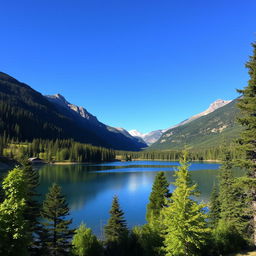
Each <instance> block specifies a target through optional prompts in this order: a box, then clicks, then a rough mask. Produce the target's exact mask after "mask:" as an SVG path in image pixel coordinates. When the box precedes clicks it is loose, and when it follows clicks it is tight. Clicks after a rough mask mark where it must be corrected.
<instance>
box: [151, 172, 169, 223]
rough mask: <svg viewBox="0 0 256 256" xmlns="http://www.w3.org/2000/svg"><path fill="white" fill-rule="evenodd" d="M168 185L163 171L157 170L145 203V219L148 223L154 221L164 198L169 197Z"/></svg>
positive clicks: (158, 214)
mask: <svg viewBox="0 0 256 256" xmlns="http://www.w3.org/2000/svg"><path fill="white" fill-rule="evenodd" d="M168 187H169V183H168V181H167V179H166V177H165V174H164V172H158V173H157V175H156V177H155V180H154V184H153V187H152V192H151V194H150V197H149V203H148V205H147V213H146V220H147V222H148V223H154V222H155V221H156V220H158V219H159V216H160V211H161V209H162V208H163V206H164V204H165V200H166V198H168V197H170V192H169V188H168Z"/></svg>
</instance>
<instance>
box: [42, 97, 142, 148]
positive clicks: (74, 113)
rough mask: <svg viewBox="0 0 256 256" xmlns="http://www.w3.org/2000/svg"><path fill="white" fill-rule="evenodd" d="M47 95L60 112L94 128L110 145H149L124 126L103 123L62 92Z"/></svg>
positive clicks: (140, 146)
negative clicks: (69, 99)
mask: <svg viewBox="0 0 256 256" xmlns="http://www.w3.org/2000/svg"><path fill="white" fill-rule="evenodd" d="M45 97H46V98H47V99H48V101H50V102H51V103H53V104H54V105H55V106H56V108H57V109H58V111H59V113H62V114H63V115H65V116H68V117H69V118H70V119H72V120H73V121H74V122H76V123H77V124H79V125H81V126H84V127H87V128H89V129H90V130H93V131H94V132H95V133H96V134H97V136H98V137H99V138H100V139H101V140H103V141H105V142H107V144H108V145H110V146H108V147H111V148H114V149H119V150H139V149H142V148H145V147H147V144H146V143H145V142H144V141H143V140H141V139H140V138H136V137H133V136H131V135H130V134H129V133H128V131H126V130H125V129H123V128H115V127H111V126H108V125H105V124H103V123H101V122H100V121H98V119H97V117H95V116H93V115H92V114H91V113H89V112H88V111H87V110H86V109H85V108H83V107H79V106H77V105H74V104H71V103H69V102H68V101H67V100H66V99H65V97H64V96H62V95H61V94H55V95H46V96H45Z"/></svg>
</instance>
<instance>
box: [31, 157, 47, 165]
mask: <svg viewBox="0 0 256 256" xmlns="http://www.w3.org/2000/svg"><path fill="white" fill-rule="evenodd" d="M28 161H29V162H30V163H32V164H45V161H44V160H43V159H41V158H39V157H30V158H29V159H28Z"/></svg>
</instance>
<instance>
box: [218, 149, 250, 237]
mask: <svg viewBox="0 0 256 256" xmlns="http://www.w3.org/2000/svg"><path fill="white" fill-rule="evenodd" d="M232 167H233V164H232V160H231V154H230V152H228V151H226V152H224V159H223V163H222V166H221V168H220V175H219V202H220V223H219V225H227V226H229V227H232V229H233V231H234V232H238V233H240V234H241V235H242V234H243V233H244V232H245V229H246V226H247V218H246V212H247V207H246V203H245V200H244V198H243V192H242V191H241V188H240V187H239V186H237V185H236V179H235V178H234V177H233V175H232V170H231V169H232Z"/></svg>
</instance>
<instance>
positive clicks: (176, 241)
mask: <svg viewBox="0 0 256 256" xmlns="http://www.w3.org/2000/svg"><path fill="white" fill-rule="evenodd" d="M180 164H181V165H180V166H179V167H178V170H177V171H176V172H175V176H176V180H175V182H174V183H173V184H174V185H175V186H176V189H175V190H174V192H173V194H172V198H171V200H168V201H167V207H165V208H163V210H162V217H163V224H164V225H165V229H164V232H163V236H164V250H165V252H166V256H175V255H177V256H178V255H179V256H180V255H197V253H198V251H199V249H200V248H201V247H202V246H203V245H204V244H205V241H206V236H207V235H208V234H209V231H210V230H209V228H208V227H207V222H206V218H207V215H206V213H205V210H204V208H205V205H203V204H199V203H197V202H196V201H194V200H193V199H192V198H191V197H192V196H197V195H198V191H197V190H196V187H197V186H196V185H195V184H194V185H193V184H192V181H191V178H190V174H189V172H188V167H189V165H188V162H187V152H184V155H183V157H182V158H181V160H180Z"/></svg>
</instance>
